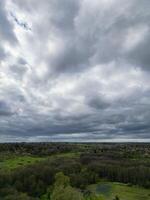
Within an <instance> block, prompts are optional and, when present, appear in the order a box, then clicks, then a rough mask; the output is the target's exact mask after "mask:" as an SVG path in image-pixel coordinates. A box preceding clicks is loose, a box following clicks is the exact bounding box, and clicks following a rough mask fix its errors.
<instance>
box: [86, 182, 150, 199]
mask: <svg viewBox="0 0 150 200" xmlns="http://www.w3.org/2000/svg"><path fill="white" fill-rule="evenodd" d="M88 189H90V190H91V191H92V192H94V193H95V194H97V196H99V199H100V200H101V199H104V200H113V199H114V198H115V196H118V197H119V199H120V200H150V190H148V189H144V188H141V187H136V186H128V185H126V184H122V183H111V182H100V183H98V184H95V185H90V186H89V187H88Z"/></svg>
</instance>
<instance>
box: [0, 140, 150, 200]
mask: <svg viewBox="0 0 150 200" xmlns="http://www.w3.org/2000/svg"><path fill="white" fill-rule="evenodd" d="M0 200H150V145H149V144H72V143H27V144H26V143H20V144H19V143H16V144H0Z"/></svg>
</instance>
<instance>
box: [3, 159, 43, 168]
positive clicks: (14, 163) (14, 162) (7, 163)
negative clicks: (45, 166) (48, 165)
mask: <svg viewBox="0 0 150 200" xmlns="http://www.w3.org/2000/svg"><path fill="white" fill-rule="evenodd" d="M44 159H45V158H42V157H32V156H17V157H14V158H9V159H6V160H2V161H0V170H13V169H15V168H17V167H21V166H26V165H29V164H33V163H35V162H39V161H41V160H44Z"/></svg>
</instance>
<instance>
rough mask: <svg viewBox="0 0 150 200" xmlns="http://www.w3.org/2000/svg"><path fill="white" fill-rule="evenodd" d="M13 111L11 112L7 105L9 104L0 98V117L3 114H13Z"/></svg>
mask: <svg viewBox="0 0 150 200" xmlns="http://www.w3.org/2000/svg"><path fill="white" fill-rule="evenodd" d="M13 114H14V113H13V112H12V109H11V108H10V107H9V105H8V104H7V103H6V102H4V101H2V100H0V117H3V116H11V115H13Z"/></svg>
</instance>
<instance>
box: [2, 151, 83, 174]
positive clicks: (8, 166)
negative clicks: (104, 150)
mask: <svg viewBox="0 0 150 200" xmlns="http://www.w3.org/2000/svg"><path fill="white" fill-rule="evenodd" d="M79 155H80V154H79V153H60V154H54V155H50V156H46V157H37V156H12V158H10V157H6V159H5V158H3V159H2V160H0V170H5V171H10V170H13V169H16V168H18V167H23V166H26V165H30V164H34V163H36V162H40V161H43V160H46V159H56V158H59V157H71V158H73V157H77V156H79Z"/></svg>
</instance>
